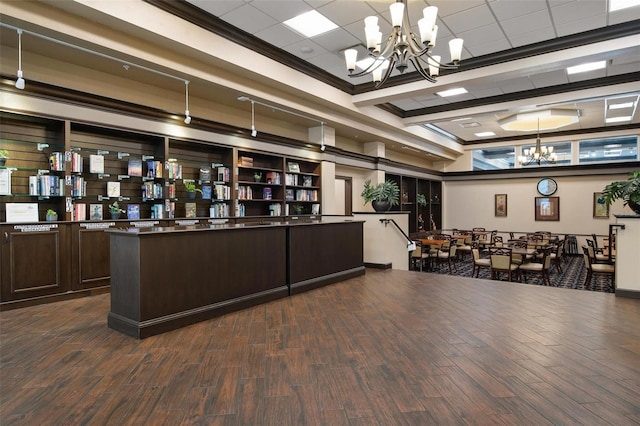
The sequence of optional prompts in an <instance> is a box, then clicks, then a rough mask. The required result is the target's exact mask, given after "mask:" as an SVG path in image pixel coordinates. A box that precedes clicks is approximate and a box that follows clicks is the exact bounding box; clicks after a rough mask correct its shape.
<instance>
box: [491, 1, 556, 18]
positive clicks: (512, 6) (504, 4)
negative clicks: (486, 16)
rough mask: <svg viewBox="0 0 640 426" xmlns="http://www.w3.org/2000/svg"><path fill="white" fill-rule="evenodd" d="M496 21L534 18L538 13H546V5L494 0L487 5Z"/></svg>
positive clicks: (539, 2)
mask: <svg viewBox="0 0 640 426" xmlns="http://www.w3.org/2000/svg"><path fill="white" fill-rule="evenodd" d="M489 7H490V8H491V10H492V11H493V13H495V15H496V18H498V20H500V21H503V20H507V19H513V18H518V17H523V16H527V15H530V16H534V15H536V14H537V13H539V12H543V13H546V14H547V16H548V12H547V5H546V4H545V3H544V2H541V1H540V0H520V1H513V0H496V1H492V2H491V3H489Z"/></svg>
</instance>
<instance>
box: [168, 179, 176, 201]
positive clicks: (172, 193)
mask: <svg viewBox="0 0 640 426" xmlns="http://www.w3.org/2000/svg"><path fill="white" fill-rule="evenodd" d="M167 197H169V198H176V184H175V183H173V182H171V183H170V184H168V185H167Z"/></svg>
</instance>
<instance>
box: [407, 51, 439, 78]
mask: <svg viewBox="0 0 640 426" xmlns="http://www.w3.org/2000/svg"><path fill="white" fill-rule="evenodd" d="M419 59H420V58H418V57H415V58H410V59H409V62H411V63H412V64H413V67H414V68H415V69H416V71H418V72H419V73H420V75H421V76H422V78H424V79H425V80H427V81H429V82H431V83H435V82H436V81H437V80H436V79H435V78H434V77H433V76H432V75H431V74H429V72H428V71H427V70H425V69H424V67H423V66H422V64H421V63H420V60H419Z"/></svg>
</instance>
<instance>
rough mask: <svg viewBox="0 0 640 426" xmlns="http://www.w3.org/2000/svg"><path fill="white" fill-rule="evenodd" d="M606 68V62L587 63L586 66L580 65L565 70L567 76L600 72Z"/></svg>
mask: <svg viewBox="0 0 640 426" xmlns="http://www.w3.org/2000/svg"><path fill="white" fill-rule="evenodd" d="M606 66H607V61H598V62H587V63H586V64H580V65H576V66H573V67H569V68H567V74H569V75H571V74H578V73H581V72H587V71H595V70H601V69H603V68H605V67H606Z"/></svg>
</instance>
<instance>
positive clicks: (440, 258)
mask: <svg viewBox="0 0 640 426" xmlns="http://www.w3.org/2000/svg"><path fill="white" fill-rule="evenodd" d="M457 249H458V246H457V245H456V239H455V238H454V239H451V240H449V241H447V242H446V243H444V244H442V246H441V247H440V250H438V254H437V255H436V257H435V258H434V260H435V261H436V262H437V263H445V262H446V263H447V265H449V273H451V269H452V265H453V269H454V270H456V271H457V269H456V265H455V263H453V262H452V261H453V260H454V259H455V257H456V250H457Z"/></svg>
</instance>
